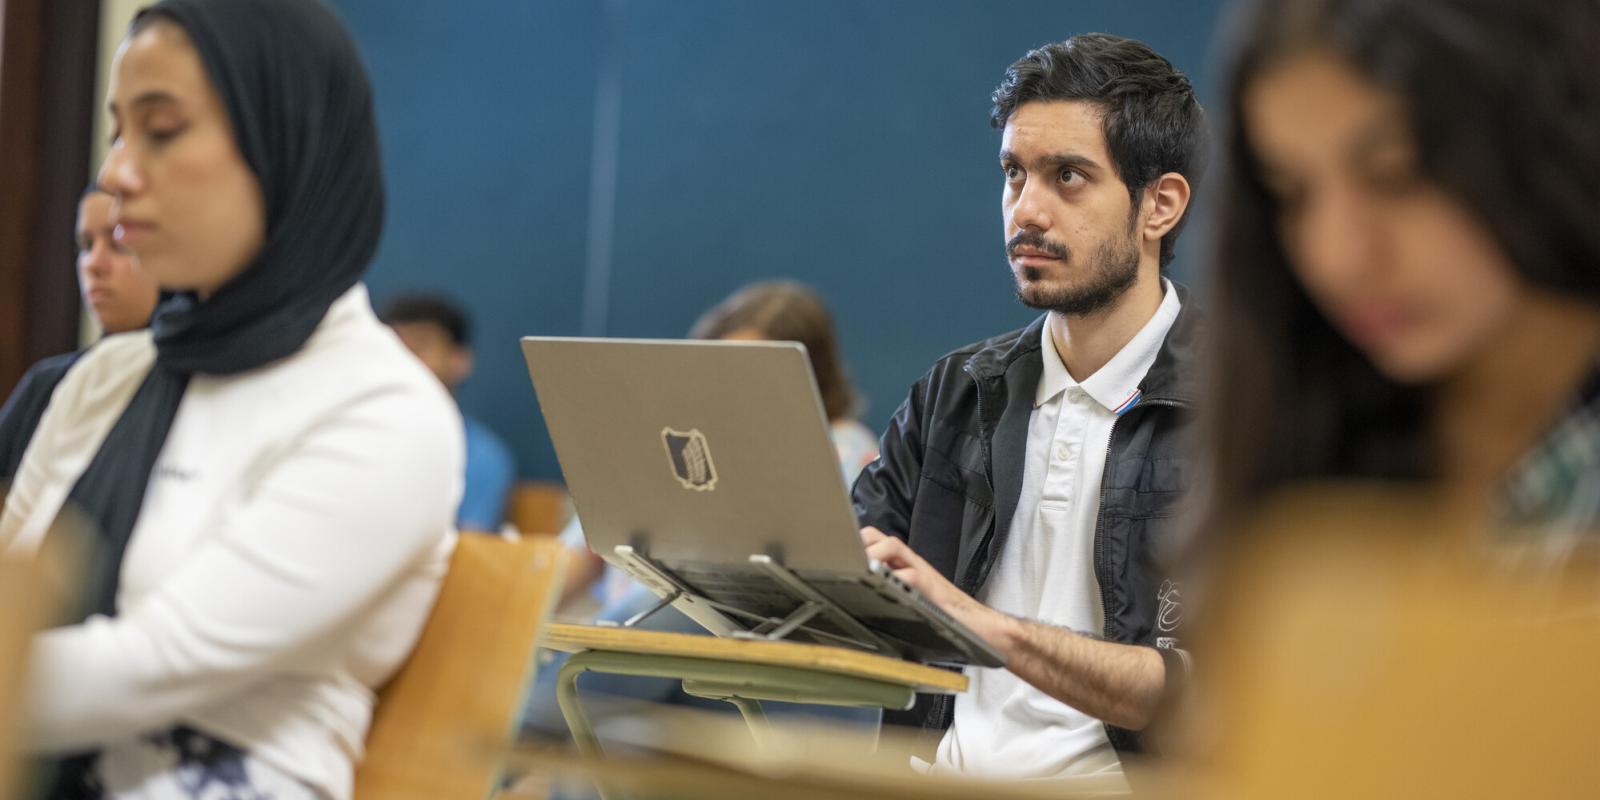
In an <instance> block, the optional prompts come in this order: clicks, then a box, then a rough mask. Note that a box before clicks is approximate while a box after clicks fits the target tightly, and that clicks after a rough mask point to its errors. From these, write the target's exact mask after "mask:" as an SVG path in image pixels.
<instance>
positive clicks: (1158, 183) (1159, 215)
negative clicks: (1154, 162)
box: [1140, 172, 1189, 242]
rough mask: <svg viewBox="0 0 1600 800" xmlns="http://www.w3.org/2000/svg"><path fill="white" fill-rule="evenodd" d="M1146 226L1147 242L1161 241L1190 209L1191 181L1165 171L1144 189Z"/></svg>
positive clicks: (1144, 234)
mask: <svg viewBox="0 0 1600 800" xmlns="http://www.w3.org/2000/svg"><path fill="white" fill-rule="evenodd" d="M1142 204H1143V206H1144V208H1143V209H1141V211H1143V212H1144V213H1143V215H1142V216H1143V217H1144V228H1143V230H1141V231H1140V233H1141V234H1142V235H1143V237H1144V240H1145V241H1146V242H1160V241H1161V237H1163V236H1166V235H1167V233H1168V232H1170V231H1171V230H1172V229H1173V228H1174V227H1176V226H1177V224H1178V223H1179V222H1180V221H1182V219H1183V214H1184V212H1185V211H1187V210H1188V209H1189V181H1188V180H1187V179H1185V178H1184V177H1183V176H1182V175H1179V174H1178V173H1176V172H1167V173H1163V174H1162V175H1161V177H1159V178H1156V179H1155V182H1153V183H1151V184H1150V185H1149V186H1148V187H1146V188H1145V190H1144V199H1143V201H1142Z"/></svg>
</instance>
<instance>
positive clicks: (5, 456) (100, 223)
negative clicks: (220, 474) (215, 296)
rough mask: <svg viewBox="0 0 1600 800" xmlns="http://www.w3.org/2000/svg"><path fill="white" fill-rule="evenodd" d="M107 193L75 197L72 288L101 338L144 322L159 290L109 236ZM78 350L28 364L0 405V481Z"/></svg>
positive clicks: (9, 471) (19, 455)
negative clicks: (74, 280)
mask: <svg viewBox="0 0 1600 800" xmlns="http://www.w3.org/2000/svg"><path fill="white" fill-rule="evenodd" d="M111 203H112V198H111V195H109V194H106V193H105V192H102V191H100V190H98V189H90V190H89V191H87V192H85V193H84V195H83V199H82V200H80V201H78V225H77V230H76V233H77V243H78V291H79V292H80V293H82V295H83V305H84V306H85V307H86V308H88V309H89V312H90V313H91V314H93V315H94V318H95V321H96V322H98V323H99V324H100V329H101V330H103V331H105V333H106V335H107V336H110V335H114V334H118V333H128V332H129V331H136V330H139V329H141V328H144V327H145V326H146V325H149V324H150V315H151V314H153V313H155V309H156V302H157V301H158V300H159V299H160V295H161V291H160V289H159V288H158V287H157V286H156V283H155V281H154V280H152V279H151V278H150V276H149V275H146V274H145V272H144V270H141V269H139V262H138V260H137V259H135V258H134V256H133V253H131V252H129V251H128V250H127V249H126V248H124V247H123V246H122V245H120V244H118V243H117V240H116V237H115V236H113V235H112V233H113V226H112V225H111ZM80 355H82V353H81V352H72V353H64V354H62V355H59V356H51V357H50V358H46V359H44V360H42V361H40V362H39V363H37V364H34V365H33V366H32V367H29V368H28V373H27V374H26V375H23V376H22V381H21V382H20V383H18V384H17V388H16V390H15V391H13V392H12V393H11V397H10V398H8V399H7V400H6V404H5V406H4V407H0V484H3V483H5V482H7V481H9V480H10V479H11V475H12V473H14V472H15V471H16V468H17V464H18V463H20V462H21V461H22V453H23V451H24V450H26V449H27V446H28V441H29V440H30V439H32V438H33V430H34V428H36V427H38V424H39V418H40V416H41V415H43V414H44V410H45V407H46V406H47V405H49V404H50V395H51V393H52V392H54V391H55V388H56V384H57V383H60V382H61V378H62V376H63V375H66V374H67V370H68V369H69V368H70V367H71V366H72V365H73V363H74V362H76V361H77V360H78V356H80Z"/></svg>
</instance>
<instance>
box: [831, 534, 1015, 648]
mask: <svg viewBox="0 0 1600 800" xmlns="http://www.w3.org/2000/svg"><path fill="white" fill-rule="evenodd" d="M861 542H862V543H863V544H865V545H866V547H867V558H871V559H874V560H877V561H881V562H883V563H884V564H887V565H888V566H889V569H891V570H893V571H894V576H895V577H896V578H899V579H900V580H901V581H902V582H903V583H905V584H906V585H907V586H910V587H911V588H913V589H916V590H917V591H918V592H921V593H922V596H923V597H926V598H928V599H929V600H931V601H932V602H933V604H934V605H937V606H938V607H940V608H942V609H944V611H945V613H946V614H949V615H950V616H952V617H955V618H956V620H957V621H959V622H960V623H961V624H963V625H965V626H967V628H968V629H969V630H971V631H972V632H973V633H976V634H977V635H978V636H979V637H981V638H982V639H983V640H984V641H986V642H988V643H989V646H990V647H993V648H995V649H996V650H999V651H1001V652H1005V650H1006V645H1007V643H1008V638H1009V636H1008V634H1009V633H1010V632H1011V631H1012V630H1013V629H1014V628H1015V627H1016V622H1017V620H1016V619H1015V618H1013V617H1010V616H1007V615H1005V614H1002V613H1000V612H998V611H996V610H994V609H992V608H990V607H988V606H986V605H984V604H982V603H980V602H978V601H977V600H974V599H973V598H972V595H969V594H967V593H966V592H963V591H961V589H960V588H958V587H957V586H956V585H955V584H953V583H951V582H950V581H949V580H947V579H946V578H945V577H944V576H943V575H941V574H939V571H938V570H936V569H934V568H933V565H931V564H929V563H928V562H927V561H925V560H923V558H922V556H919V555H917V554H916V553H915V552H913V551H912V550H911V547H910V546H909V545H907V544H906V543H905V542H903V541H901V540H899V539H896V538H895V537H893V536H889V535H886V534H885V533H884V532H883V531H880V530H878V529H877V528H874V527H871V526H868V527H865V528H862V529H861Z"/></svg>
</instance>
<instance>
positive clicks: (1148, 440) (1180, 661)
mask: <svg viewBox="0 0 1600 800" xmlns="http://www.w3.org/2000/svg"><path fill="white" fill-rule="evenodd" d="M993 99H994V112H993V118H992V119H993V123H994V125H995V127H997V128H1000V129H1002V137H1001V147H1000V171H1001V174H1002V177H1003V181H1004V191H1003V194H1002V200H1001V211H1002V213H1003V216H1004V220H1005V248H1006V254H1007V256H1008V258H1009V261H1010V265H1011V271H1012V274H1013V276H1014V277H1015V279H1016V291H1017V296H1018V298H1019V299H1020V300H1021V301H1022V302H1023V303H1024V304H1025V305H1027V306H1029V307H1031V308H1036V309H1040V310H1042V311H1044V312H1046V313H1045V314H1044V315H1043V316H1041V317H1040V318H1039V319H1038V320H1036V321H1035V322H1034V323H1033V324H1031V325H1029V326H1028V327H1026V328H1024V329H1022V330H1020V331H1013V332H1011V333H1007V334H1002V335H1000V336H996V337H994V338H992V339H988V340H985V341H982V342H978V343H976V344H972V345H969V346H967V347H964V348H962V349H960V350H957V351H955V352H953V353H951V354H950V355H948V356H945V357H944V358H943V359H941V360H940V361H939V362H938V363H937V364H935V365H934V367H933V369H932V370H931V371H929V372H928V374H927V375H926V376H924V377H923V378H922V379H921V380H919V381H918V382H917V384H916V385H915V386H913V387H912V389H911V393H910V396H909V397H908V398H907V399H906V400H905V402H904V403H903V404H902V405H901V406H900V408H899V410H898V411H897V412H896V413H895V416H894V418H893V420H892V421H891V423H890V427H889V429H888V431H887V432H886V433H885V435H884V439H883V449H882V457H881V458H880V460H879V461H877V462H876V463H874V464H873V465H872V466H870V467H868V468H867V470H866V472H865V473H863V475H862V477H861V479H860V480H859V481H858V482H857V483H856V485H855V491H854V494H855V503H856V511H857V513H858V514H859V516H860V519H861V523H862V525H863V526H865V527H864V528H863V530H862V538H863V539H864V540H865V543H866V545H867V552H868V555H869V556H871V557H872V558H875V559H878V560H880V561H882V562H884V563H886V564H888V565H889V566H890V567H892V568H893V569H894V570H895V572H896V574H897V575H899V576H900V577H901V578H902V579H903V580H905V581H906V582H907V583H909V584H911V585H913V586H915V587H916V588H917V589H919V590H920V591H921V592H922V593H923V594H925V595H926V596H927V597H928V598H929V599H931V600H932V601H933V602H935V603H938V604H939V605H940V606H941V607H943V608H944V609H945V610H946V611H948V612H949V613H951V614H952V615H954V616H955V617H956V618H958V619H960V620H961V621H962V622H964V623H965V624H966V625H967V626H968V627H969V628H971V629H972V630H973V631H974V632H976V633H977V634H978V635H980V636H982V637H983V638H984V639H985V640H987V641H988V642H989V643H990V644H992V645H994V646H995V647H996V648H997V649H999V650H1000V651H1001V652H1002V653H1004V654H1005V656H1006V658H1007V660H1008V666H1007V668H1006V669H1003V670H984V669H973V670H969V674H970V676H971V679H972V684H971V689H970V691H968V692H967V693H966V694H963V695H960V696H958V697H956V698H955V699H954V701H953V703H952V702H951V701H950V700H949V699H948V698H936V699H934V700H933V701H932V702H931V703H930V704H929V705H928V706H927V707H922V708H919V715H920V716H921V717H922V718H923V719H922V722H923V724H924V725H927V726H928V727H931V728H935V729H937V728H947V730H945V732H944V734H943V738H942V739H941V740H940V742H939V746H938V750H937V754H936V756H935V763H934V768H935V769H951V770H961V771H966V772H973V773H979V774H990V775H1004V776H1010V777H1054V776H1062V775H1075V774H1100V775H1107V776H1115V775H1116V774H1117V773H1119V772H1120V771H1121V761H1120V758H1119V755H1120V754H1122V753H1125V752H1129V751H1132V750H1136V749H1137V748H1138V746H1139V742H1138V735H1137V731H1139V730H1140V729H1141V728H1143V727H1144V726H1145V724H1146V723H1147V722H1148V721H1149V720H1150V717H1151V715H1152V714H1153V712H1154V711H1155V710H1156V708H1157V706H1158V705H1159V704H1160V702H1161V700H1162V699H1163V697H1164V696H1166V695H1167V694H1168V693H1169V692H1170V691H1171V690H1172V689H1173V687H1175V686H1176V684H1177V683H1178V682H1179V681H1180V680H1181V679H1182V673H1183V671H1184V670H1185V669H1186V662H1187V656H1186V655H1184V654H1183V651H1181V650H1179V649H1178V645H1179V640H1178V632H1177V630H1176V628H1177V623H1178V618H1179V615H1180V612H1181V606H1180V605H1179V600H1178V592H1177V589H1176V587H1175V586H1174V585H1172V584H1170V583H1168V582H1166V581H1165V580H1164V579H1163V576H1162V575H1161V574H1160V572H1159V571H1158V569H1157V568H1156V550H1157V547H1158V546H1159V545H1160V544H1161V542H1162V538H1163V536H1164V534H1165V533H1166V528H1165V526H1164V525H1163V522H1164V521H1165V520H1164V518H1165V517H1167V516H1168V515H1170V514H1171V513H1172V512H1173V510H1174V506H1175V503H1176V502H1177V499H1178V497H1179V496H1180V494H1181V493H1182V491H1183V490H1184V489H1185V488H1186V487H1187V480H1186V475H1185V466H1186V464H1187V454H1186V451H1185V447H1184V445H1185V444H1186V442H1185V441H1184V438H1185V435H1186V434H1187V433H1188V431H1189V429H1190V425H1191V422H1190V409H1189V404H1190V401H1191V398H1192V397H1193V396H1194V390H1193V388H1191V381H1192V380H1193V374H1192V373H1193V370H1194V364H1193V363H1192V361H1193V355H1192V350H1193V340H1194V338H1195V325H1196V320H1195V313H1194V311H1193V310H1192V309H1190V308H1189V307H1188V306H1189V304H1190V301H1189V298H1188V297H1187V296H1186V294H1185V292H1184V290H1182V289H1180V288H1178V287H1176V286H1174V285H1173V284H1172V283H1171V282H1170V281H1167V280H1165V279H1164V278H1163V277H1162V274H1161V273H1162V270H1163V268H1164V267H1165V266H1166V265H1167V264H1168V263H1169V262H1170V261H1171V259H1172V254H1173V244H1174V242H1175V240H1176V239H1177V237H1178V233H1179V230H1180V229H1181V227H1182V224H1183V220H1184V212H1185V211H1186V210H1187V208H1188V204H1189V199H1190V195H1191V192H1192V187H1193V184H1194V182H1195V181H1196V179H1197V177H1198V168H1199V163H1200V159H1201V154H1202V152H1203V141H1204V138H1205V129H1204V128H1205V123H1204V117H1203V114H1202V112H1201V110H1200V107H1199V105H1198V104H1197V103H1196V101H1195V99H1194V94H1193V91H1192V89H1191V87H1190V84H1189V81H1188V79H1186V78H1185V77H1184V76H1183V75H1182V74H1180V73H1179V72H1177V71H1176V70H1175V69H1173V67H1172V65H1171V64H1170V63H1168V62H1167V60H1166V59H1164V58H1162V57H1161V56H1159V55H1157V54H1156V53H1155V52H1153V51H1152V50H1151V49H1150V48H1149V47H1148V46H1146V45H1144V44H1142V43H1140V42H1136V41H1133V40H1130V39H1124V38H1120V37H1115V36H1108V35H1104V34H1086V35H1082V36H1076V37H1073V38H1072V39H1069V40H1067V41H1065V42H1061V43H1058V44H1052V45H1048V46H1045V47H1042V48H1039V49H1038V50H1034V51H1032V52H1030V53H1028V54H1027V55H1025V56H1023V57H1022V59H1021V60H1019V61H1017V62H1016V63H1015V64H1013V65H1012V66H1011V68H1010V69H1009V70H1008V71H1007V72H1006V76H1005V79H1004V81H1002V83H1001V84H1000V87H999V88H998V89H997V90H996V91H995V93H994V97H993ZM1113 780H1114V778H1113Z"/></svg>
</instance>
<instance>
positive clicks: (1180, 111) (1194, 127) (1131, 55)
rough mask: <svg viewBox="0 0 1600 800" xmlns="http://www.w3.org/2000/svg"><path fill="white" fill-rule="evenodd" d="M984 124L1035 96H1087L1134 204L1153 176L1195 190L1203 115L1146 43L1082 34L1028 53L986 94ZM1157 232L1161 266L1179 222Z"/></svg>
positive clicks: (1201, 162) (1184, 84)
mask: <svg viewBox="0 0 1600 800" xmlns="http://www.w3.org/2000/svg"><path fill="white" fill-rule="evenodd" d="M991 99H992V100H993V101H994V110H993V111H992V112H991V114H990V115H989V122H990V124H992V125H993V126H994V127H996V128H1004V127H1005V126H1006V122H1007V121H1008V120H1010V119H1011V115H1012V114H1013V113H1016V110H1017V109H1018V108H1019V107H1021V106H1022V105H1023V104H1025V103H1030V102H1033V101H1035V100H1086V101H1089V102H1092V103H1094V104H1096V105H1098V106H1100V108H1101V109H1103V111H1104V116H1103V118H1102V121H1101V128H1102V132H1103V133H1104V134H1105V137H1106V149H1107V150H1108V151H1110V153H1111V160H1112V161H1113V162H1114V165H1115V166H1116V169H1117V175H1118V176H1119V177H1120V178H1122V182H1123V184H1124V185H1125V186H1127V187H1128V196H1129V198H1131V199H1132V201H1133V206H1134V208H1135V209H1137V208H1138V207H1139V200H1140V195H1141V194H1143V192H1144V190H1145V189H1146V188H1148V187H1149V186H1150V184H1151V183H1154V182H1155V180H1156V178H1159V177H1161V176H1162V175H1164V174H1166V173H1168V172H1176V173H1178V174H1179V175H1182V176H1183V177H1184V179H1185V180H1187V181H1188V182H1189V184H1190V186H1191V187H1194V188H1195V189H1198V188H1199V184H1200V178H1201V175H1202V174H1203V173H1204V171H1205V158H1204V156H1205V150H1206V119H1205V112H1203V111H1202V110H1201V109H1200V103H1199V102H1198V101H1197V100H1195V97H1194V87H1192V86H1190V84H1189V79H1188V78H1186V77H1184V74H1183V73H1181V72H1179V71H1178V70H1177V69H1176V68H1174V67H1173V66H1172V62H1170V61H1168V60H1166V59H1165V58H1162V57H1161V55H1160V54H1159V53H1157V52H1156V51H1154V50H1151V49H1150V46H1149V45H1147V44H1145V43H1144V42H1141V41H1138V40H1135V39H1128V38H1124V37H1121V36H1112V35H1111V34H1107V33H1084V34H1079V35H1077V36H1074V37H1072V38H1071V39H1068V40H1066V41H1064V42H1056V43H1054V44H1047V45H1045V46H1043V47H1040V48H1038V49H1035V50H1030V51H1028V53H1027V54H1026V55H1024V56H1023V57H1022V58H1019V59H1017V61H1016V63H1014V64H1012V65H1011V67H1010V68H1009V69H1007V70H1006V75H1005V78H1004V79H1002V80H1001V81H1000V86H999V87H998V88H996V89H995V90H994V94H993V95H992V96H991ZM1186 219H1187V215H1185V217H1184V218H1183V219H1179V220H1178V224H1177V225H1174V226H1173V227H1172V230H1170V231H1168V232H1167V235H1165V236H1163V237H1161V266H1162V267H1166V266H1167V264H1169V263H1171V262H1172V257H1173V248H1174V247H1176V246H1177V242H1178V234H1179V233H1181V232H1182V231H1183V224H1184V221H1185V220H1186Z"/></svg>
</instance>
